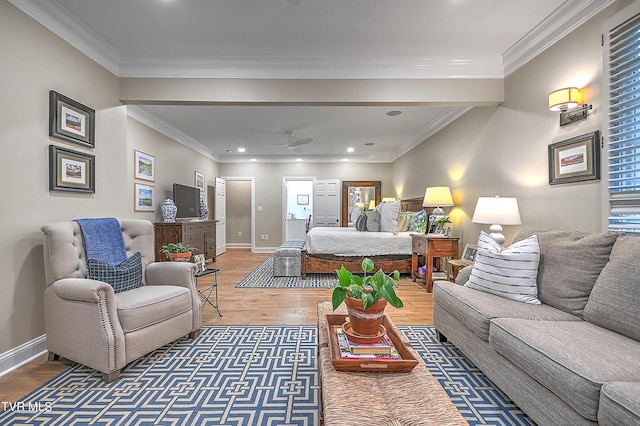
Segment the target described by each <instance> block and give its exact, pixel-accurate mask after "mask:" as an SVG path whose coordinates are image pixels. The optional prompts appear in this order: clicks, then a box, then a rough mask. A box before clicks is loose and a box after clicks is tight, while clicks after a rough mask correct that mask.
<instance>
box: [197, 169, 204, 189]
mask: <svg viewBox="0 0 640 426" xmlns="http://www.w3.org/2000/svg"><path fill="white" fill-rule="evenodd" d="M194 181H195V187H196V188H198V189H200V191H204V189H205V188H204V183H205V180H204V173H200V172H198V171H196V174H195V178H194Z"/></svg>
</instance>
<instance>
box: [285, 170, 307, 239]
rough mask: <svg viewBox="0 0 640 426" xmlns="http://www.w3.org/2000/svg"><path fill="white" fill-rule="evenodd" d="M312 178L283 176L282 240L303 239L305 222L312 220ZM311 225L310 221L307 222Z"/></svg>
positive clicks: (304, 237)
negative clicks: (283, 215) (283, 214)
mask: <svg viewBox="0 0 640 426" xmlns="http://www.w3.org/2000/svg"><path fill="white" fill-rule="evenodd" d="M313 180H314V178H284V185H283V186H284V199H285V203H284V205H285V207H286V208H285V210H284V212H285V217H284V227H283V231H284V235H283V241H292V240H305V239H306V234H307V229H306V228H307V222H308V221H310V220H311V222H313V216H312V212H313ZM309 226H310V227H311V223H310V224H309Z"/></svg>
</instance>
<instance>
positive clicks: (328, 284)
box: [236, 257, 338, 288]
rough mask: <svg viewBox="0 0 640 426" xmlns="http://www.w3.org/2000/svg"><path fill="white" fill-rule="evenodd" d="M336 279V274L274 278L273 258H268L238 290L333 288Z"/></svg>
mask: <svg viewBox="0 0 640 426" xmlns="http://www.w3.org/2000/svg"><path fill="white" fill-rule="evenodd" d="M337 282H338V278H337V276H336V274H307V276H306V279H304V280H303V279H302V278H300V277H274V276H273V257H269V258H268V259H266V260H265V261H264V262H262V263H261V264H260V265H258V267H257V268H256V269H254V270H253V271H251V273H250V274H249V275H247V276H246V277H245V278H244V279H243V280H242V281H240V284H238V285H237V286H236V287H239V288H334V287H335V286H336V283H337Z"/></svg>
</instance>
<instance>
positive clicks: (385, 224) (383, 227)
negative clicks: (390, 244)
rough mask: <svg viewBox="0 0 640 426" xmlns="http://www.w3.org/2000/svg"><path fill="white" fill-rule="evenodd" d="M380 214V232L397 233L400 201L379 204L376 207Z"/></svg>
mask: <svg viewBox="0 0 640 426" xmlns="http://www.w3.org/2000/svg"><path fill="white" fill-rule="evenodd" d="M376 210H377V211H379V212H380V231H382V232H393V233H394V234H397V233H398V213H400V200H398V201H388V202H386V203H380V204H379V205H378V206H376Z"/></svg>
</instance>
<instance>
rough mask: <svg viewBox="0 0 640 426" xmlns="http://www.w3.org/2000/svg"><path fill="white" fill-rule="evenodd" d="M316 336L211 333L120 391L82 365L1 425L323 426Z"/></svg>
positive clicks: (281, 330) (245, 330) (139, 369)
mask: <svg viewBox="0 0 640 426" xmlns="http://www.w3.org/2000/svg"><path fill="white" fill-rule="evenodd" d="M316 331H317V328H316V327H310V326H305V327H301V326H284V327H278V326H249V327H235V326H234V327H225V326H205V327H203V328H202V334H201V335H200V336H199V337H198V338H197V339H196V340H195V341H192V340H190V339H188V338H183V339H180V340H178V341H176V342H174V343H173V344H170V345H167V346H164V347H162V348H160V349H158V350H155V351H153V352H151V353H150V354H148V355H147V356H145V357H143V358H141V359H139V360H137V361H135V362H134V363H132V364H131V365H129V366H128V367H127V368H126V369H125V370H124V371H122V374H121V375H120V378H119V379H117V380H116V381H114V382H112V383H111V384H106V383H104V382H103V381H102V379H101V375H100V374H99V373H97V372H95V371H94V370H91V369H89V368H86V367H83V366H80V365H78V364H74V365H72V366H70V367H69V368H67V369H66V370H65V371H63V372H62V373H60V374H59V375H57V376H56V377H54V378H53V379H52V380H50V381H49V382H48V383H46V384H44V385H42V386H41V387H40V388H38V389H37V390H35V391H33V392H31V393H30V394H29V395H27V396H25V397H24V398H22V399H21V400H20V401H19V403H16V404H14V406H13V407H14V409H13V410H12V409H11V408H10V407H7V409H5V411H4V412H0V424H1V425H25V424H28V425H54V424H55V425H69V424H81V425H87V424H95V425H155V424H158V425H252V426H253V425H274V426H275V425H318V424H320V384H319V382H318V367H317V364H316V353H317V350H318V343H317V336H316ZM20 403H21V404H20Z"/></svg>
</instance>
